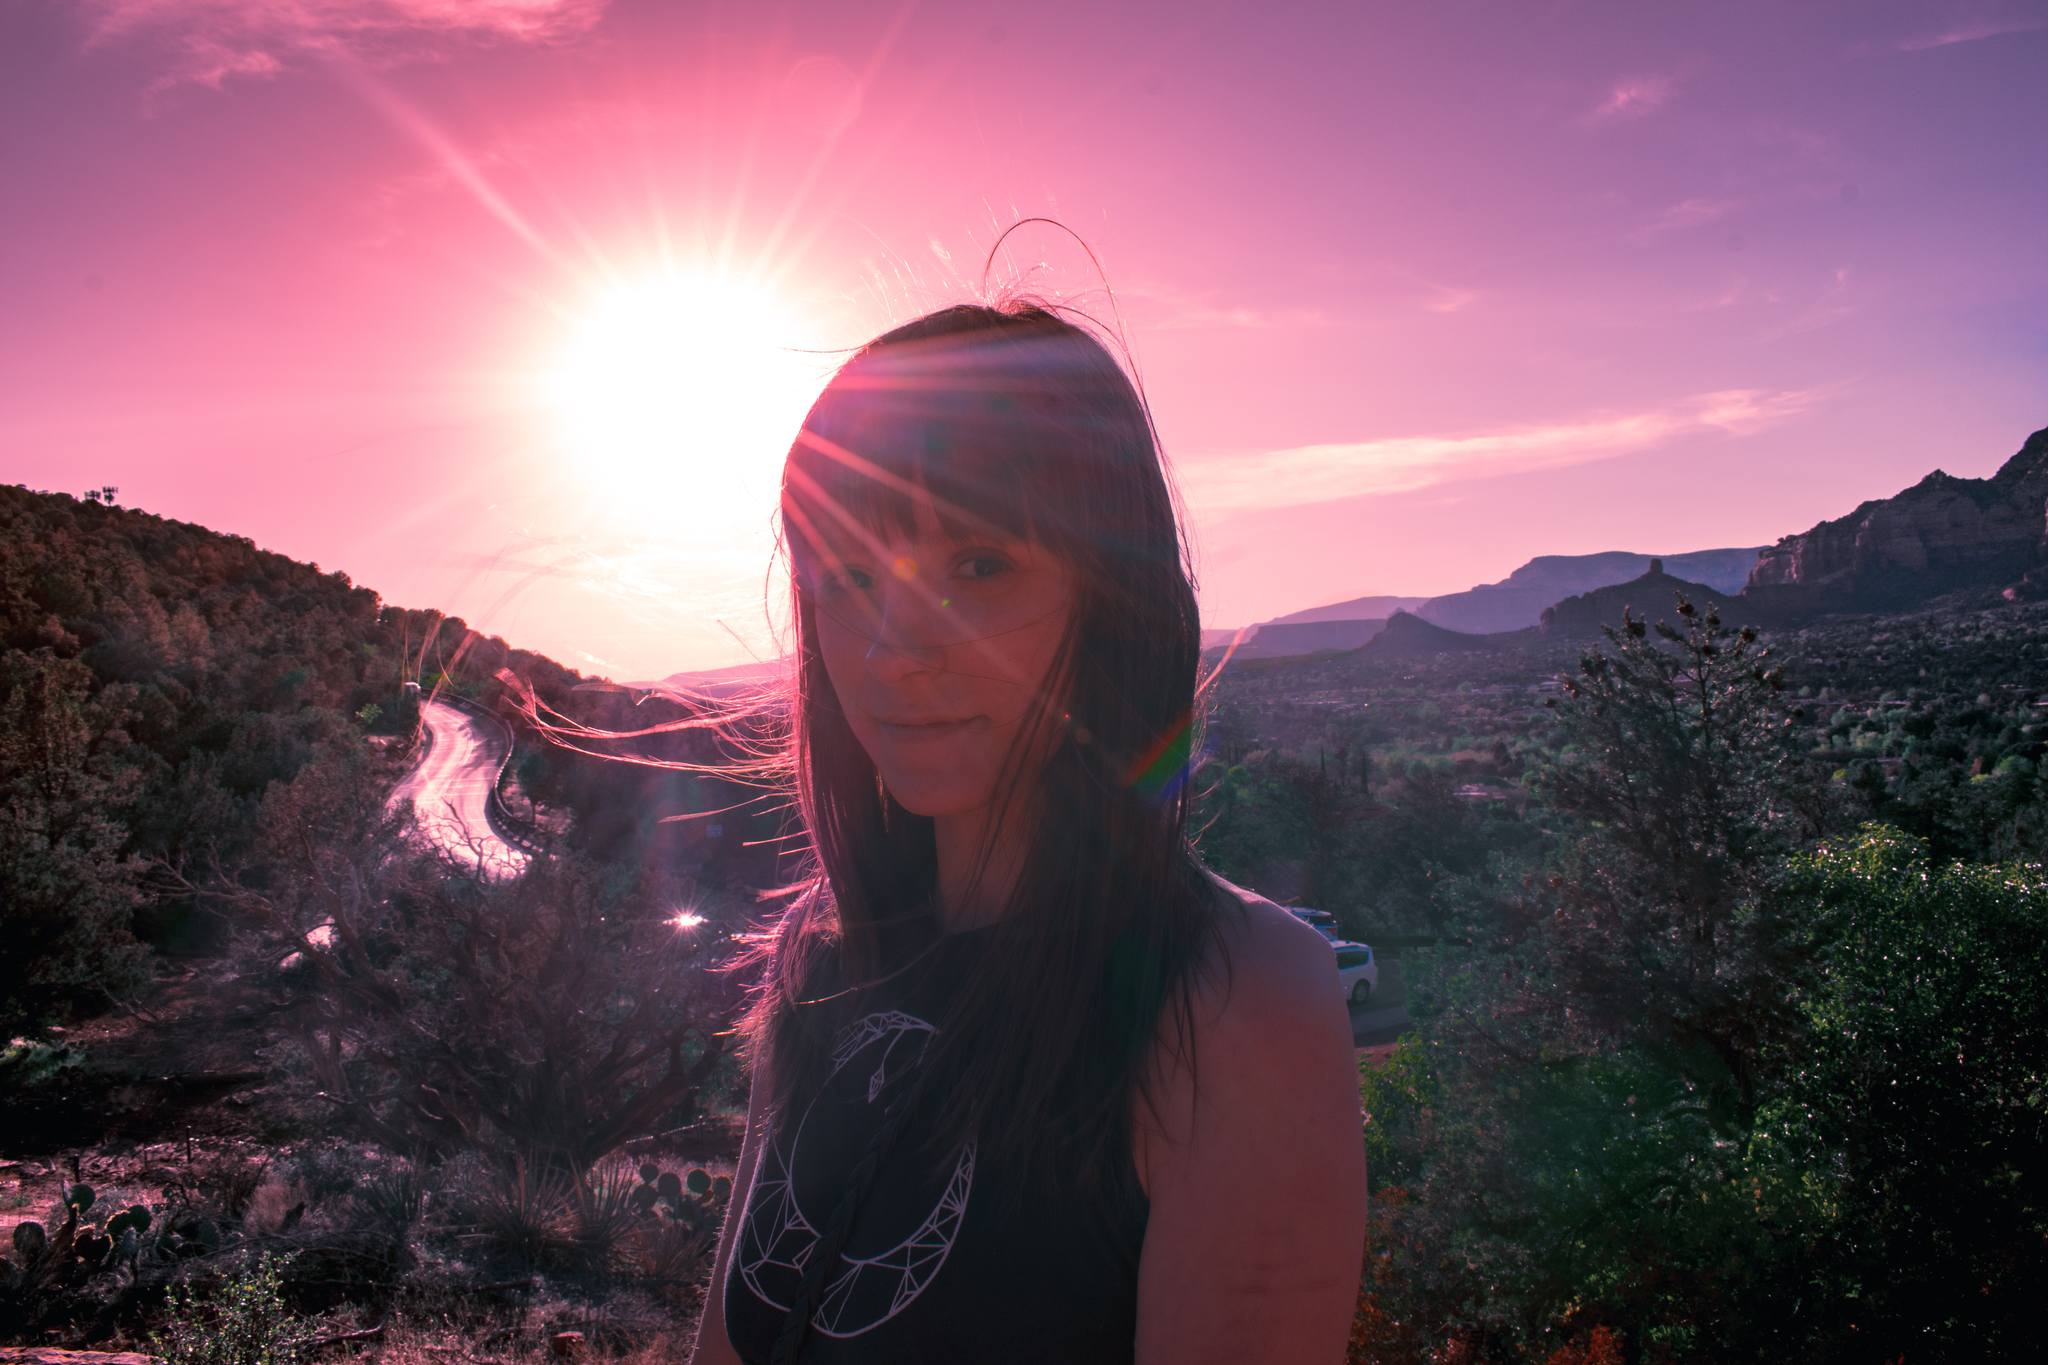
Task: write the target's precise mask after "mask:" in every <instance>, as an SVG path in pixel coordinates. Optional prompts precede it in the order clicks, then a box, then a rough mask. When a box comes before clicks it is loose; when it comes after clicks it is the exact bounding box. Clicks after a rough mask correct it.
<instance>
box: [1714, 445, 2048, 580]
mask: <svg viewBox="0 0 2048 1365" xmlns="http://www.w3.org/2000/svg"><path fill="white" fill-rule="evenodd" d="M2044 526H2048V428H2043V429H2042V430H2040V431H2037V432H2035V433H2034V434H2033V435H2031V436H2029V437H2027V439H2026V441H2025V442H2024V443H2023V444H2022V445H2021V446H2020V449H2019V451H2018V452H2017V453H2015V454H2014V455H2013V456H2012V458H2011V459H2009V460H2007V461H2006V462H2005V463H2004V464H2003V465H2002V466H2000V467H1999V470H1998V472H1997V473H1995V474H1993V475H1992V476H1991V477H1990V478H1988V479H1960V478H1957V477H1955V476H1954V475H1952V474H1945V473H1943V472H1942V471H1941V470H1938V469H1937V470H1935V471H1934V472H1933V473H1931V474H1929V475H1928V476H1927V477H1926V478H1924V479H1922V480H1920V482H1918V483H1916V484H1914V485H1913V486H1912V487H1911V488H1908V489H1905V490H1903V491H1902V492H1899V493H1896V494H1894V495H1893V496H1891V497H1889V498H1874V499H1872V500H1871V501H1869V502H1865V503H1862V504H1860V505H1858V506H1857V508H1856V510H1855V511H1853V512H1850V513H1849V514H1848V515H1847V516H1842V517H1836V518H1835V519H1834V520H1832V521H1824V522H1822V523H1821V524H1820V525H1818V526H1816V527H1814V528H1813V529H1812V530H1810V531H1806V532H1803V533H1801V534H1799V535H1792V536H1786V537H1785V538H1784V539H1783V540H1781V541H1779V542H1778V543H1777V544H1776V545H1773V546H1771V547H1769V548H1768V549H1766V550H1765V551H1764V552H1763V554H1762V555H1761V556H1760V557H1759V558H1758V560H1757V563H1756V568H1755V570H1754V572H1752V573H1751V574H1750V577H1749V584H1748V588H1747V591H1746V596H1747V597H1749V598H1750V599H1752V600H1754V601H1758V602H1766V601H1768V602H1770V603H1772V604H1773V605H1774V606H1776V607H1778V608H1779V609H1781V610H1800V611H1803V612H1806V613H1813V612H1828V611H1893V610H1898V609H1900V608H1903V607H1908V606H1911V605H1913V604H1915V603H1918V602H1923V601H1925V600H1927V599H1928V598H1930V597H1934V596H1938V595H1939V594H1941V593H1945V592H1952V591H1955V590H1957V589H1961V588H1976V587H2008V586H2011V585H2014V584H2016V583H2017V582H2019V581H2020V580H2023V579H2025V580H2029V582H2030V584H2031V585H2032V586H2033V587H2034V588H2035V589H2036V590H2038V589H2039V587H2040V586H2041V580H2043V579H2048V535H2044Z"/></svg>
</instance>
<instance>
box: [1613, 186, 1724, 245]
mask: <svg viewBox="0 0 2048 1365" xmlns="http://www.w3.org/2000/svg"><path fill="white" fill-rule="evenodd" d="M1734 211H1735V201H1734V200H1733V199H1710V198H1707V197H1705V196H1699V195H1695V196H1693V197H1692V198H1689V199H1681V200H1679V201H1678V202H1677V203H1675V204H1673V205H1671V206H1670V207H1669V208H1667V209H1665V210H1664V211H1663V212H1662V213H1660V214H1658V215H1657V216H1656V217H1655V218H1652V219H1651V220H1650V221H1649V222H1647V223H1645V224H1643V225H1642V226H1641V227H1640V228H1637V229H1636V230H1635V232H1633V233H1632V234H1630V235H1631V236H1632V237H1633V238H1634V239H1635V240H1636V241H1639V242H1640V241H1648V240H1649V239H1651V238H1652V237H1661V236H1663V235H1664V234H1665V233H1667V232H1678V231H1682V230H1683V229H1685V228H1691V227H1699V226H1701V225H1702V224H1706V223H1712V222H1716V221H1718V220H1720V219H1722V218H1726V217H1727V216H1728V215H1729V214H1731V213H1733V212H1734Z"/></svg>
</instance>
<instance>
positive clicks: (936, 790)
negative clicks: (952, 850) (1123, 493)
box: [806, 498, 1075, 817]
mask: <svg viewBox="0 0 2048 1365" xmlns="http://www.w3.org/2000/svg"><path fill="white" fill-rule="evenodd" d="M838 529H840V530H842V531H844V528H838ZM806 590H807V592H808V593H809V595H810V599H811V602H812V604H813V607H814V619H815V620H816V622H817V641H818V651H819V653H820V655H822V656H823V660H824V664H825V672H826V673H827V675H828V676H829V677H830V678H831V680H832V688H833V690H834V692H835V693H837V695H838V698H839V702H840V705H841V706H842V707H843V708H844V710H845V712H846V719H847V723H848V724H849V725H850V726H851V727H852V729H853V733H854V735H855V737H856V738H857V739H859V741H860V743H861V747H862V748H864V749H865V750H867V753H868V757H869V758H870V759H872V760H873V761H874V764H875V768H876V770H877V771H879V772H880V773H881V775H882V781H883V782H884V783H886V784H887V786H888V788H889V791H890V793H891V794H892V795H893V796H894V797H895V798H896V800H897V801H898V802H899V803H901V804H902V805H903V807H904V808H905V809H907V810H909V811H910V812H911V813H913V814H915V815H925V816H932V817H943V816H949V815H959V814H965V813H967V812H971V811H977V810H980V809H982V808H983V807H985V806H987V805H988V804H989V803H990V800H991V798H992V797H993V796H994V794H995V787H996V781H997V778H998V775H999V773H1000V770H1001V768H1002V764H1003V760H1004V755H1005V754H1006V752H1007V751H1008V749H1009V747H1010V743H1011V740H1012V738H1013V737H1014V736H1015V735H1017V734H1018V733H1019V730H1020V727H1022V726H1024V725H1025V724H1026V722H1027V721H1028V720H1029V719H1030V717H1031V716H1032V713H1033V711H1034V710H1035V709H1040V708H1047V707H1049V708H1050V714H1051V715H1053V716H1057V715H1058V714H1059V710H1060V708H1059V706H1058V705H1056V704H1054V701H1053V699H1052V698H1050V697H1049V696H1048V695H1047V689H1048V686H1049V679H1048V674H1049V672H1050V670H1051V666H1052V662H1053V656H1054V654H1055V653H1056V652H1057V650H1058V648H1059V643H1060V639H1061V636H1062V634H1063V632H1064V631H1065V630H1066V627H1067V621H1068V618H1069V617H1070V615H1071V614H1072V611H1073V606H1074V596H1075V577H1074V574H1073V572H1072V570H1071V568H1070V567H1069V566H1068V565H1067V564H1066V563H1064V562H1063V561H1061V560H1060V559H1058V558H1056V557H1055V556H1054V555H1053V554H1052V553H1051V552H1050V551H1048V550H1047V549H1046V548H1045V547H1044V546H1042V545H1038V544H1035V543H1033V542H1031V541H1027V540H1017V539H1013V538H1009V537H1007V536H1004V535H1001V534H997V533H993V532H991V533H986V534H967V535H964V536H962V537H959V538H956V537H954V536H952V535H949V534H947V532H946V531H945V529H944V528H943V526H942V525H941V524H940V522H939V519H938V517H937V515H936V514H935V513H934V512H933V510H932V507H931V503H930V501H929V499H927V498H919V499H918V500H917V503H916V507H915V525H914V528H913V532H912V534H910V535H909V536H901V535H891V536H888V537H884V538H881V539H880V540H878V541H877V540H869V539H867V538H865V537H860V538H856V537H854V536H853V535H852V534H851V533H847V534H846V539H845V541H844V542H843V543H839V544H834V545H832V546H830V547H829V550H828V552H827V553H825V554H823V555H821V556H820V560H819V563H818V564H817V565H816V567H815V569H814V570H812V571H811V572H810V573H808V574H807V582H806ZM1045 734H1046V740H1047V743H1046V745H1045V747H1044V750H1043V751H1042V752H1040V753H1038V754H1037V755H1035V756H1033V757H1030V758H1027V759H1026V760H1025V769H1024V772H1023V773H1022V774H1021V775H1020V778H1021V780H1025V781H1028V780H1030V779H1031V778H1032V777H1034V776H1035V775H1036V771H1037V767H1038V765H1040V764H1042V763H1043V761H1044V758H1045V754H1046V752H1049V751H1050V747H1051V744H1052V743H1055V742H1057V739H1058V732H1057V729H1056V728H1053V727H1048V729H1047V731H1046V732H1045Z"/></svg>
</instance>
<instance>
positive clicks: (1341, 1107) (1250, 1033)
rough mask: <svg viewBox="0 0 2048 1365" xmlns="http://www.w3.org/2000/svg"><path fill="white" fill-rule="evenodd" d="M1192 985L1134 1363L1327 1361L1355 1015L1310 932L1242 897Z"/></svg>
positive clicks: (1360, 1189) (1352, 1289)
mask: <svg viewBox="0 0 2048 1365" xmlns="http://www.w3.org/2000/svg"><path fill="white" fill-rule="evenodd" d="M1245 899H1246V901H1247V908H1248V909H1249V911H1250V912H1251V913H1250V915H1249V916H1248V920H1247V922H1246V924H1245V925H1244V926H1243V927H1241V928H1233V929H1231V930H1230V931H1228V932H1227V933H1226V935H1225V940H1226V942H1227V943H1228V945H1229V948H1230V952H1231V956H1232V971H1231V973H1229V974H1215V973H1211V974H1209V979H1208V980H1206V981H1205V983H1204V989H1203V990H1202V991H1200V992H1198V993H1197V997H1196V1004H1197V1008H1196V1011H1195V1019H1194V1022H1193V1034H1194V1042H1195V1065H1196V1070H1197V1075H1196V1077H1195V1083H1194V1084H1193V1085H1191V1084H1190V1081H1189V1076H1188V1074H1187V1069H1186V1066H1185V1059H1184V1058H1176V1059H1174V1061H1173V1063H1172V1065H1171V1066H1170V1067H1165V1068H1162V1079H1163V1084H1162V1087H1161V1098H1162V1101H1163V1102H1162V1104H1161V1110H1162V1114H1161V1122H1162V1123H1163V1125H1164V1128H1163V1131H1160V1132H1158V1133H1157V1134H1149V1133H1148V1135H1147V1140H1146V1143H1145V1169H1146V1186H1147V1190H1148V1193H1149V1195H1150V1198H1151V1215H1150V1221H1149V1222H1148V1224H1147V1227H1146V1233H1145V1247H1144V1253H1143V1256H1142V1259H1141V1261H1140V1264H1139V1270H1138V1338H1137V1365H1208V1363H1211V1362H1213V1365H1225V1362H1229V1363H1230V1365H1238V1362H1243V1361H1248V1360H1256V1361H1260V1362H1263V1363H1266V1365H1337V1362H1340V1361H1342V1360H1343V1359H1344V1353H1345V1347H1346V1343H1347V1341H1348V1339H1349V1336H1350V1326H1351V1318H1352V1313H1353V1311H1354V1308H1355V1306H1356V1304H1357V1301H1358V1280H1359V1273H1360V1271H1361V1269H1362V1268H1363V1255H1364V1247H1365V1214H1366V1206H1365V1201H1366V1185H1365V1145H1364V1142H1363V1141H1362V1139H1361V1135H1360V1123H1359V1104H1358V1069H1357V1061H1356V1052H1355V1050H1354V1049H1353V1047H1352V1042H1351V1020H1350V1016H1349V1013H1348V1012H1347V1011H1346V1010H1345V1008H1344V1001H1343V997H1342V996H1341V995H1340V994H1339V992H1338V989H1337V979H1336V977H1337V969H1336V965H1335V963H1334V961H1333V960H1332V957H1331V951H1330V946H1329V944H1328V943H1327V942H1326V941H1325V940H1324V939H1323V936H1322V935H1321V934H1318V933H1317V932H1316V931H1315V930H1313V929H1311V928H1309V927H1308V926H1307V925H1305V924H1303V923H1301V922H1300V921H1298V920H1296V919H1295V918H1294V917H1293V916H1292V915H1289V914H1288V913H1287V912H1286V911H1284V910H1281V909H1280V908H1279V907H1277V906H1275V905H1273V904H1272V902H1270V901H1266V900H1264V899H1262V898H1259V897H1255V896H1250V895H1248V894H1247V895H1246V897H1245Z"/></svg>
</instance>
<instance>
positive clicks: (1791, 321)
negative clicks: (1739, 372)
mask: <svg viewBox="0 0 2048 1365" xmlns="http://www.w3.org/2000/svg"><path fill="white" fill-rule="evenodd" d="M1849 280H1850V271H1849V267H1848V266H1846V265H1838V266H1836V267H1835V269H1834V273H1833V274H1832V275H1831V276H1829V279H1828V286H1827V288H1826V289H1824V290H1822V291H1821V293H1820V296H1819V297H1818V298H1816V299H1814V300H1813V302H1811V303H1809V304H1808V305H1807V306H1806V307H1805V308H1802V309H1801V310H1800V311H1799V312H1797V313H1795V314H1793V315H1792V316H1791V317H1790V318H1788V319H1786V320H1785V321H1784V322H1782V323H1780V324H1778V325H1777V326H1776V327H1772V328H1769V329H1768V330H1766V331H1764V332H1762V333H1760V334H1759V335H1758V337H1757V340H1759V341H1782V340H1784V339H1785V338H1786V337H1791V336H1803V335H1804V334H1806V333H1807V332H1816V331H1819V330H1820V329H1821V328H1823V327H1832V326H1834V325H1835V324H1836V323H1838V322H1843V321H1846V320H1847V319H1849V318H1852V317H1854V316H1855V315H1856V305H1855V304H1854V303H1851V302H1850V301H1849ZM1765 297H1766V301H1767V302H1770V303H1777V302H1779V301H1780V297H1779V295H1777V294H1776V293H1772V294H1769V295H1766V296H1765Z"/></svg>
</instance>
